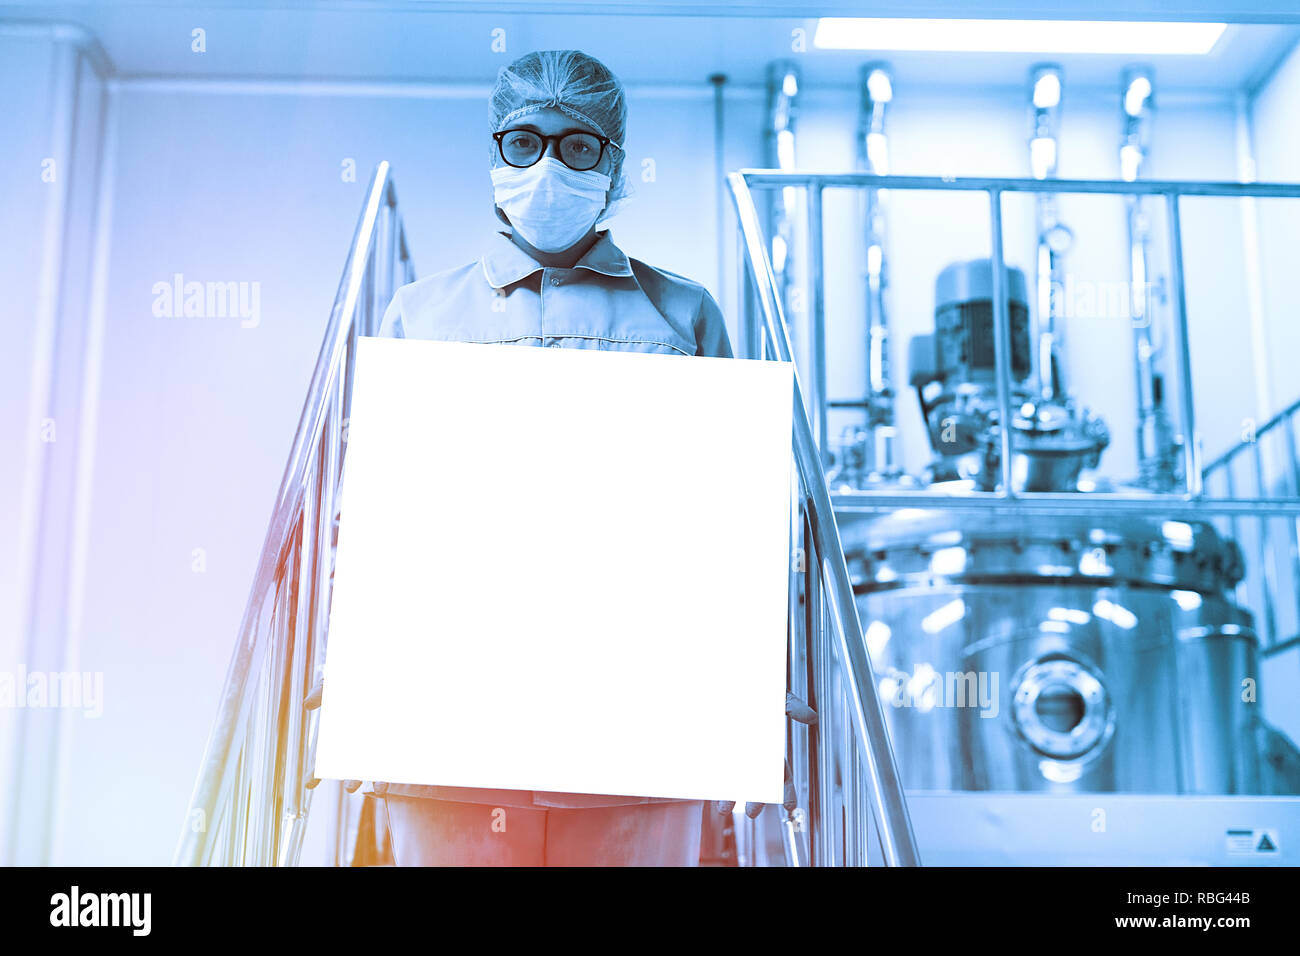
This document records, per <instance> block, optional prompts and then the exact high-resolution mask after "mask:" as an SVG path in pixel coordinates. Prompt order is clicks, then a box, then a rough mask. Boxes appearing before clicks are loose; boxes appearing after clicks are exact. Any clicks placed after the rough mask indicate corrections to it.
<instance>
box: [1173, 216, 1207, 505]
mask: <svg viewBox="0 0 1300 956" xmlns="http://www.w3.org/2000/svg"><path fill="white" fill-rule="evenodd" d="M1165 207H1166V216H1167V219H1168V226H1169V272H1170V284H1171V285H1172V286H1173V293H1174V339H1175V340H1176V341H1175V344H1176V345H1177V347H1178V379H1179V381H1178V398H1179V403H1180V404H1181V406H1182V417H1183V476H1184V477H1183V487H1184V489H1185V490H1186V492H1187V494H1189V495H1191V496H1192V497H1199V496H1200V495H1201V493H1202V490H1203V488H1204V481H1203V478H1202V476H1201V465H1200V458H1201V455H1200V447H1199V439H1198V436H1197V434H1196V405H1195V402H1194V401H1193V399H1192V353H1191V344H1190V335H1189V333H1188V330H1187V289H1186V287H1185V285H1184V280H1183V227H1182V219H1181V218H1180V215H1179V208H1178V195H1177V194H1173V193H1171V194H1169V195H1167V196H1166V197H1165Z"/></svg>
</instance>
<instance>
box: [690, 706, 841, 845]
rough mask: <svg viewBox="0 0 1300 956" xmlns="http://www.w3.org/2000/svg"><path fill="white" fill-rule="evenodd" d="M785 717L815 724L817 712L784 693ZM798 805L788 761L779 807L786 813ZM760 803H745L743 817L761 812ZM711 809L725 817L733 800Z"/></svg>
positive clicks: (715, 804) (724, 801) (721, 802)
mask: <svg viewBox="0 0 1300 956" xmlns="http://www.w3.org/2000/svg"><path fill="white" fill-rule="evenodd" d="M785 715H786V716H787V717H789V718H790V719H791V720H795V721H798V722H799V723H801V724H815V723H817V711H815V710H813V709H812V708H811V707H809V706H808V704H807V702H806V701H802V700H800V699H799V698H798V697H796V696H794V694H792V693H790V692H789V691H786V694H785ZM798 805H799V794H798V792H797V791H796V790H795V788H794V775H793V774H792V773H791V772H790V761H788V760H787V761H786V762H785V794H784V799H782V801H781V806H783V807H785V809H786V812H787V813H789V812H793V811H794V808H795V807H797V806H798ZM764 806H766V804H762V803H746V804H745V816H747V817H749V818H750V819H751V820H752V819H754V818H755V817H757V816H758V815H759V814H760V813H762V812H763V807H764ZM713 807H714V809H715V810H717V811H718V813H721V814H722V815H724V816H726V815H729V814H730V813H731V812H732V811H734V810H735V809H736V801H735V800H715V801H714V803H713Z"/></svg>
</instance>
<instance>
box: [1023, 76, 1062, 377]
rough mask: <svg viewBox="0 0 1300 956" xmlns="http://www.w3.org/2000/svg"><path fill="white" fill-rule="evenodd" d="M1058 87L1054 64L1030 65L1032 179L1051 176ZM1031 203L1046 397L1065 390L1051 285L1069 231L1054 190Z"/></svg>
mask: <svg viewBox="0 0 1300 956" xmlns="http://www.w3.org/2000/svg"><path fill="white" fill-rule="evenodd" d="M1061 87H1062V76H1061V68H1060V67H1059V66H1056V65H1054V64H1046V65H1042V66H1037V67H1035V68H1034V69H1033V70H1031V71H1030V75H1029V106H1030V113H1031V117H1032V129H1031V133H1030V139H1029V164H1030V172H1031V173H1032V174H1033V177H1034V178H1035V179H1040V180H1047V179H1055V178H1056V166H1057V160H1058V157H1059V139H1058V137H1057V128H1058V124H1059V118H1060V112H1061ZM1034 207H1035V209H1034V214H1035V217H1036V220H1037V234H1038V245H1037V250H1036V255H1035V257H1034V265H1035V285H1036V291H1037V304H1038V307H1037V309H1036V310H1035V315H1034V322H1035V336H1034V341H1035V342H1036V343H1037V347H1036V348H1035V349H1034V350H1033V355H1032V360H1033V366H1034V373H1035V376H1036V377H1037V379H1038V392H1039V395H1040V397H1041V398H1043V399H1045V400H1050V399H1052V398H1053V397H1054V396H1055V395H1056V393H1057V391H1058V386H1059V390H1060V391H1061V392H1064V391H1065V385H1064V382H1058V380H1057V371H1058V370H1057V366H1056V352H1057V347H1058V345H1059V343H1060V329H1059V327H1058V325H1059V323H1058V322H1057V318H1058V313H1059V311H1060V308H1061V304H1060V296H1059V295H1058V294H1056V290H1059V289H1061V288H1062V287H1063V269H1064V265H1063V263H1064V259H1063V257H1064V254H1065V251H1066V248H1068V244H1069V240H1070V239H1071V238H1072V236H1071V234H1070V231H1069V230H1068V229H1066V228H1065V227H1064V226H1062V225H1061V223H1060V221H1059V220H1058V217H1057V210H1056V196H1055V194H1053V193H1040V194H1038V196H1037V197H1036V202H1035V203H1034Z"/></svg>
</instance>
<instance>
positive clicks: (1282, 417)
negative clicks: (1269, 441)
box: [1205, 398, 1300, 475]
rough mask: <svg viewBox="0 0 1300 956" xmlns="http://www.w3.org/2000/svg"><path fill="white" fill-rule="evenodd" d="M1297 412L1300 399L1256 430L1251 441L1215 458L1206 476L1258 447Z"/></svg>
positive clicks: (1206, 469)
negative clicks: (1266, 436) (1261, 441)
mask: <svg viewBox="0 0 1300 956" xmlns="http://www.w3.org/2000/svg"><path fill="white" fill-rule="evenodd" d="M1296 412H1300V398H1298V399H1296V400H1295V401H1294V402H1292V403H1291V404H1290V405H1288V406H1287V407H1286V408H1284V409H1282V411H1280V412H1278V413H1277V414H1276V415H1274V416H1273V417H1272V418H1270V419H1269V420H1268V421H1266V422H1265V423H1264V424H1262V425H1260V426H1259V427H1258V428H1256V429H1255V434H1254V436H1253V438H1252V439H1251V440H1250V441H1239V442H1237V444H1235V445H1233V446H1232V447H1231V448H1229V449H1228V450H1227V451H1225V452H1224V453H1223V454H1222V455H1220V456H1219V457H1218V458H1215V459H1214V460H1213V461H1212V462H1210V463H1209V464H1208V465H1206V466H1205V474H1206V475H1209V474H1210V473H1211V472H1214V471H1218V470H1219V469H1220V468H1224V467H1226V466H1227V465H1228V463H1229V462H1231V461H1232V460H1233V459H1234V458H1236V457H1237V456H1238V455H1240V454H1242V453H1243V452H1245V451H1246V450H1247V449H1249V448H1250V447H1251V446H1256V447H1258V443H1259V439H1260V438H1263V437H1264V436H1265V435H1267V434H1268V433H1269V432H1271V431H1272V430H1273V429H1274V428H1277V427H1278V426H1279V425H1281V424H1282V423H1283V422H1287V423H1288V424H1289V423H1290V422H1289V420H1290V419H1291V418H1293V417H1295V414H1296ZM1291 457H1292V458H1294V457H1295V454H1294V453H1293V454H1292V456H1291Z"/></svg>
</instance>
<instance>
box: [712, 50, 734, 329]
mask: <svg viewBox="0 0 1300 956" xmlns="http://www.w3.org/2000/svg"><path fill="white" fill-rule="evenodd" d="M709 82H710V83H711V84H713V197H714V199H713V227H714V235H715V240H716V241H715V246H716V248H715V253H714V254H715V255H716V256H717V257H718V265H717V269H718V291H719V293H721V292H722V290H723V285H724V283H723V277H724V274H725V271H726V261H727V239H726V237H727V195H726V194H727V138H726V127H725V119H726V102H725V100H724V98H723V92H724V90H725V89H726V86H727V77H726V74H725V73H714V74H713V75H712V76H710V77H709ZM736 294H737V296H739V295H740V289H739V288H737V290H736ZM730 314H732V315H735V314H737V313H736V312H735V311H731V312H730Z"/></svg>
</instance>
